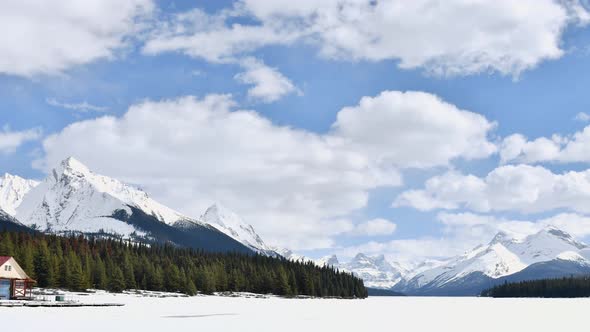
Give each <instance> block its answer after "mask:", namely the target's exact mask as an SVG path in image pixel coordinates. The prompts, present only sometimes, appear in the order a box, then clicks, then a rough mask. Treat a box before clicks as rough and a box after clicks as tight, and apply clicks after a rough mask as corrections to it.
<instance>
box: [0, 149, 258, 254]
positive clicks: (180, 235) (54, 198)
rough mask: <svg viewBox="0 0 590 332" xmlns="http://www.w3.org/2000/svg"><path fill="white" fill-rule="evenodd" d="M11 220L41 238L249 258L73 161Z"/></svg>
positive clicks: (209, 231) (215, 234)
mask: <svg viewBox="0 0 590 332" xmlns="http://www.w3.org/2000/svg"><path fill="white" fill-rule="evenodd" d="M14 205H16V204H13V205H8V206H9V207H10V206H14ZM0 207H2V208H3V206H0ZM15 217H16V219H17V220H18V221H19V222H20V223H21V224H23V225H25V226H27V227H30V228H32V229H35V230H38V231H42V232H46V233H56V234H70V233H83V234H93V235H103V236H114V237H121V238H127V239H132V240H138V241H147V242H158V243H166V242H168V243H174V244H177V245H181V246H186V247H191V248H195V249H202V250H208V251H236V252H244V253H252V250H251V249H250V248H249V247H247V246H245V245H243V244H242V243H240V242H239V241H236V240H235V239H234V238H232V237H230V236H227V235H226V234H224V233H223V232H221V231H219V230H218V229H217V228H216V227H213V226H211V225H209V224H207V223H204V222H201V221H199V220H196V219H191V218H189V217H187V216H184V215H182V214H180V213H178V212H176V211H174V210H173V209H170V208H168V207H167V206H165V205H163V204H161V203H159V202H157V201H155V200H153V199H152V198H151V197H150V196H149V195H148V194H147V193H146V192H144V191H143V190H141V189H139V188H136V187H134V186H131V185H128V184H125V183H123V182H121V181H118V180H116V179H112V178H109V177H106V176H103V175H99V174H95V173H94V172H92V171H90V170H89V169H88V168H87V167H86V166H85V165H83V164H82V163H80V162H79V161H77V160H76V159H74V158H68V159H66V160H64V161H63V162H61V163H60V165H59V166H58V167H56V168H55V169H53V170H52V171H51V172H50V175H49V176H48V177H47V178H46V179H45V180H44V181H42V182H41V183H39V184H38V185H36V186H34V188H32V189H30V190H29V191H28V192H27V193H26V194H25V195H24V197H22V198H21V199H20V204H18V205H17V206H16V214H15Z"/></svg>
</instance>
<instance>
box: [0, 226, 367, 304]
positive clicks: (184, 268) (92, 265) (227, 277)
mask: <svg viewBox="0 0 590 332" xmlns="http://www.w3.org/2000/svg"><path fill="white" fill-rule="evenodd" d="M0 255H6V256H14V257H15V258H16V260H17V261H18V262H19V264H20V265H21V266H22V268H23V269H24V270H25V271H26V272H27V273H28V274H29V276H31V277H32V278H34V279H36V280H37V283H38V286H40V287H58V288H64V289H70V290H85V289H88V288H95V289H106V290H110V291H114V292H120V291H122V290H125V289H147V290H161V291H171V292H182V293H185V294H189V295H192V294H196V293H197V292H202V293H206V294H210V293H212V292H216V291H219V292H223V291H241V292H253V293H261V294H267V293H273V294H277V295H284V296H295V295H310V296H320V297H343V298H364V297H366V296H367V290H366V289H365V287H364V285H363V281H362V280H361V279H359V278H356V277H354V276H352V275H350V274H348V273H343V272H338V271H336V270H334V269H332V268H329V267H318V266H316V265H314V264H313V263H302V262H292V261H288V260H285V259H282V258H272V257H267V256H261V255H244V254H237V253H236V254H221V253H206V252H202V251H195V250H193V249H184V248H178V247H175V246H171V245H164V246H157V245H152V246H147V245H144V244H130V243H127V242H123V241H121V240H113V239H95V238H91V239H86V238H84V237H81V236H72V237H59V236H55V235H43V234H30V233H17V232H6V231H5V232H1V231H0Z"/></svg>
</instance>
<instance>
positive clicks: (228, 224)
mask: <svg viewBox="0 0 590 332" xmlns="http://www.w3.org/2000/svg"><path fill="white" fill-rule="evenodd" d="M200 220H202V221H203V222H205V223H207V224H209V225H212V226H214V227H215V228H217V229H218V230H220V231H221V232H223V233H225V234H227V235H228V236H230V237H232V238H234V239H235V240H237V241H239V242H241V243H243V244H245V245H246V246H248V247H250V248H252V249H253V250H255V251H257V252H259V253H262V254H266V255H271V256H274V255H277V254H278V253H277V252H276V251H275V250H273V248H271V247H269V246H267V245H266V243H264V241H263V240H262V238H261V237H260V236H259V235H258V234H257V233H256V231H255V230H254V227H252V225H249V224H247V223H246V222H244V220H243V219H242V218H241V217H240V216H239V215H237V214H236V213H234V212H233V211H231V210H229V209H228V208H226V207H224V206H222V205H221V204H219V203H215V204H213V205H212V206H210V207H209V208H208V209H207V211H205V213H204V214H203V215H202V216H201V218H200Z"/></svg>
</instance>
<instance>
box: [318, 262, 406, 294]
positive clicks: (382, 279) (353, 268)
mask: <svg viewBox="0 0 590 332" xmlns="http://www.w3.org/2000/svg"><path fill="white" fill-rule="evenodd" d="M315 263H316V264H317V265H319V266H331V267H333V268H336V269H339V270H342V271H346V272H350V273H352V274H354V275H356V276H357V277H359V278H361V279H363V281H364V283H365V285H366V286H367V287H372V288H380V289H388V288H391V287H393V286H394V285H395V284H397V283H398V282H399V281H400V280H401V279H402V277H403V275H404V274H405V273H408V271H407V270H406V269H404V268H402V267H401V266H400V265H399V264H397V263H390V262H388V261H387V260H386V259H385V256H383V255H380V256H367V255H365V254H363V253H359V254H357V255H356V256H355V257H354V258H353V259H352V260H350V261H349V262H347V263H340V262H339V261H338V258H337V257H336V255H332V256H327V257H324V258H320V259H318V260H316V261H315Z"/></svg>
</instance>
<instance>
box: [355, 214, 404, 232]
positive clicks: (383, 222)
mask: <svg viewBox="0 0 590 332" xmlns="http://www.w3.org/2000/svg"><path fill="white" fill-rule="evenodd" d="M396 229H397V225H396V224H395V223H393V222H391V221H389V220H387V219H383V218H376V219H371V220H367V221H365V222H363V223H360V224H358V225H356V226H355V228H354V229H353V230H352V232H351V235H357V236H380V235H391V234H393V233H394V232H395V230H396Z"/></svg>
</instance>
